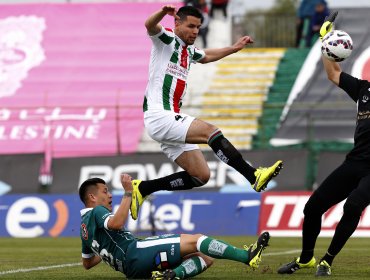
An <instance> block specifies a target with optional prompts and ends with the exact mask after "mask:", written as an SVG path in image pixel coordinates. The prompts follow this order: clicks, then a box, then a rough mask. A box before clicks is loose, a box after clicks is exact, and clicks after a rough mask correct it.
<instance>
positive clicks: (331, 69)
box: [322, 57, 342, 85]
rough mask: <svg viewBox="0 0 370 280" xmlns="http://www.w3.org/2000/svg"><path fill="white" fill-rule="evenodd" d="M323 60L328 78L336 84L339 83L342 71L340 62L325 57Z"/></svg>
mask: <svg viewBox="0 0 370 280" xmlns="http://www.w3.org/2000/svg"><path fill="white" fill-rule="evenodd" d="M322 62H323V64H324V69H325V71H326V74H327V76H328V79H329V80H330V81H332V82H333V83H334V84H336V85H339V78H340V73H341V72H342V69H341V68H340V66H339V64H338V63H337V62H335V61H331V60H329V59H327V58H325V57H322Z"/></svg>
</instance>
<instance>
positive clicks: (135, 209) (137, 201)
mask: <svg viewBox="0 0 370 280" xmlns="http://www.w3.org/2000/svg"><path fill="white" fill-rule="evenodd" d="M140 183H141V180H132V182H131V184H132V200H131V206H130V210H131V217H132V219H134V220H136V219H137V217H138V215H139V209H140V206H141V205H142V204H143V202H144V200H145V198H146V197H143V196H142V195H141V193H140V191H139V185H140Z"/></svg>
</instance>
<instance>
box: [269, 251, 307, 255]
mask: <svg viewBox="0 0 370 280" xmlns="http://www.w3.org/2000/svg"><path fill="white" fill-rule="evenodd" d="M300 252H301V250H290V251H283V252H274V253H263V256H282V255H289V254H295V253H300Z"/></svg>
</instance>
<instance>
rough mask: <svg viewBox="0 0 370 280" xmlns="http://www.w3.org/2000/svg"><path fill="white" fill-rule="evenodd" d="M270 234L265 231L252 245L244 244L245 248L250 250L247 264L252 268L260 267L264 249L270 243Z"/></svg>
mask: <svg viewBox="0 0 370 280" xmlns="http://www.w3.org/2000/svg"><path fill="white" fill-rule="evenodd" d="M269 240H270V234H269V233H268V232H267V231H265V232H263V233H262V234H261V235H260V236H259V237H258V240H257V241H256V242H255V243H254V244H252V245H250V246H246V245H244V250H246V251H248V256H249V259H248V261H247V265H249V266H250V267H251V268H253V269H256V268H258V267H259V265H260V263H261V259H262V256H261V255H262V251H263V250H265V248H266V247H267V246H268V245H269Z"/></svg>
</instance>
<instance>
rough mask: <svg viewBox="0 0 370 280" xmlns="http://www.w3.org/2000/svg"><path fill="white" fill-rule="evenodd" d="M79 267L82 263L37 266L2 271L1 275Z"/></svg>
mask: <svg viewBox="0 0 370 280" xmlns="http://www.w3.org/2000/svg"><path fill="white" fill-rule="evenodd" d="M78 265H82V263H81V262H79V263H65V264H58V265H49V266H37V267H31V268H20V269H13V270H7V271H0V275H5V274H14V273H23V272H30V271H39V270H47V269H54V268H64V267H71V266H78Z"/></svg>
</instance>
